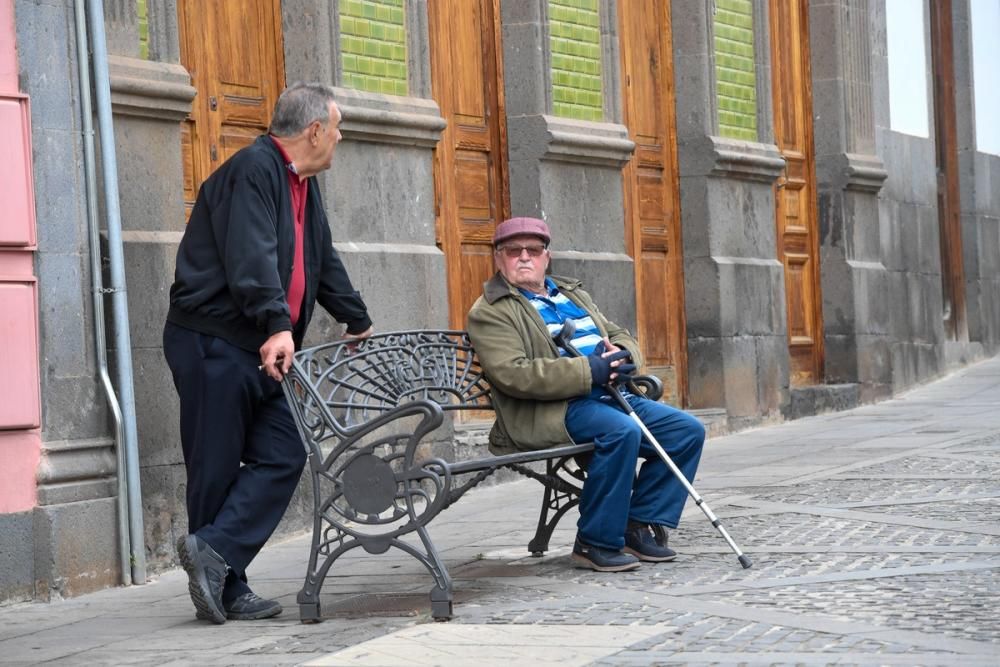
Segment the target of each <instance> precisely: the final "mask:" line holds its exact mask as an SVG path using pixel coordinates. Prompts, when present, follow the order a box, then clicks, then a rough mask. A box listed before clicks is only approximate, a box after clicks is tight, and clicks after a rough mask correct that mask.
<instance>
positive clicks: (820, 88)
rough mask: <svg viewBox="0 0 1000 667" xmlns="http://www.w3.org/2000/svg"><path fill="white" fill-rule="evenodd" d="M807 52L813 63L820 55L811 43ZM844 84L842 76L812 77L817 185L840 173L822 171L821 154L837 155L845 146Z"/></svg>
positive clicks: (823, 156) (831, 55) (824, 155)
mask: <svg viewBox="0 0 1000 667" xmlns="http://www.w3.org/2000/svg"><path fill="white" fill-rule="evenodd" d="M811 53H812V60H813V63H814V64H815V63H816V61H817V60H819V59H820V56H819V55H818V53H817V51H816V49H815V47H814V48H813V49H812V51H811ZM829 57H830V58H831V59H834V58H836V57H837V54H835V53H830V54H829ZM844 85H845V84H844V80H843V79H839V78H830V79H816V78H814V79H813V84H812V91H813V145H814V146H815V147H816V175H817V178H819V179H821V180H819V183H820V184H821V185H822V184H823V183H824V182H829V181H831V180H833V179H834V178H836V177H837V176H839V175H840V174H837V173H832V174H830V173H825V170H824V169H823V162H824V158H825V157H827V156H840V155H841V154H843V152H844V151H845V150H846V149H847V139H846V136H845V135H846V132H847V128H846V127H845V124H846V118H845V115H844ZM838 161H839V160H838ZM824 173H825V175H824V176H823V177H821V176H820V174H824Z"/></svg>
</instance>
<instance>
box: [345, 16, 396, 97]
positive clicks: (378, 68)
mask: <svg viewBox="0 0 1000 667" xmlns="http://www.w3.org/2000/svg"><path fill="white" fill-rule="evenodd" d="M403 2H404V0H340V3H339V4H340V58H341V62H342V63H343V79H342V81H341V85H343V86H344V87H346V88H355V89H357V90H365V91H368V92H372V93H385V94H387V95H406V94H408V93H409V86H408V84H407V66H406V23H405V20H404V17H405V15H406V12H405V9H404V7H403Z"/></svg>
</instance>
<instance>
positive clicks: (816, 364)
mask: <svg viewBox="0 0 1000 667" xmlns="http://www.w3.org/2000/svg"><path fill="white" fill-rule="evenodd" d="M776 2H797V3H798V5H799V19H800V20H799V23H800V25H799V28H800V32H799V37H800V40H801V42H800V47H799V60H800V67H801V72H802V83H803V86H804V88H805V91H806V96H805V99H804V102H803V103H804V104H807V105H808V108H806V109H803V113H802V117H803V118H804V119H805V126H804V127H803V137H802V141H803V146H804V147H805V148H804V151H803V157H804V162H805V164H806V168H807V169H808V170H809V176H810V178H809V179H807V185H806V187H807V189H808V191H809V192H808V201H807V202H806V205H807V206H808V210H809V211H810V213H811V214H812V215H813V216H814V217H813V229H812V230H811V232H812V240H811V247H810V248H808V250H809V251H810V252H812V253H813V257H814V259H815V267H814V269H813V271H812V275H811V276H810V278H809V280H810V282H811V287H812V289H813V294H814V295H815V298H814V299H813V302H814V303H813V308H812V312H810V313H807V315H808V316H810V317H812V318H813V330H814V331H813V334H814V335H813V353H812V362H813V363H812V370H813V373H814V374H815V383H816V384H822V383H823V381H824V379H825V361H826V331H825V327H824V323H823V293H822V291H821V288H822V285H821V280H820V270H821V267H820V264H819V263H820V243H819V204H818V187H817V186H818V183H817V181H816V146H815V144H814V129H813V94H812V63H811V51H812V45H811V40H810V35H809V0H771V2H770V3H769V7H768V9H769V11H768V28H769V34H770V40H771V43H772V47H771V48H772V53H771V56H772V57H771V77H772V85H771V103H772V105H773V108H774V109H775V110H777V109H779V108H780V107H781V91H780V90H779V89H778V87H777V86H775V85H773V83H774V81H773V80H774V69H775V67H776V65H777V63H776V62H775V60H776V59H775V58H774V52H773V49H774V46H773V45H774V44H775V43H776V42H775V41H774V40H776V39H778V38H779V36H780V30H779V28H780V26H778V25H777V22H778V18H777V14H776V12H774V11H770V10H771V9H772V8H773V3H776ZM772 115H773V117H774V120H775V125H776V126H775V134H777V129H778V128H777V121H778V114H777V113H774V112H773V111H772ZM777 140H778V137H777V136H775V143H777ZM778 148H779V152H780V150H781V147H780V146H779V147H778ZM785 169H787V167H785ZM785 169H783V170H782V172H781V176H779V178H778V180H777V181H776V182H775V184H774V193H775V198H774V203H775V225H779V223H778V217H777V214H778V211H779V208H778V197H779V196H780V194H779V190H780V189H781V188H782V187H783V179H784V178H785V174H786V171H785ZM776 231H777V233H778V234H779V237H778V239H777V240H778V250H779V252H780V253H781V254H782V257H779V259H780V260H781V264H782V268H783V271H784V272H786V273H787V268H785V262H784V257H783V254H784V248H783V241H782V238H781V234H782V231H781V227H780V226H778V227H777V230H776ZM788 296H789V294H788V286H787V285H786V286H785V313H786V316H787V314H788V312H789V310H790V308H789V301H788ZM788 342H789V357H790V358H791V343H792V340H791V332H788ZM790 360H791V359H790Z"/></svg>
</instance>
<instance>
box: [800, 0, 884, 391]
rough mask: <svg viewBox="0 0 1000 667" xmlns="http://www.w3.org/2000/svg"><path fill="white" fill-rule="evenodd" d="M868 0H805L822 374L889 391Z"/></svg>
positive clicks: (880, 172) (864, 387) (879, 172)
mask: <svg viewBox="0 0 1000 667" xmlns="http://www.w3.org/2000/svg"><path fill="white" fill-rule="evenodd" d="M871 26H872V17H871V11H870V8H869V0H814V1H813V2H810V4H809V30H810V40H811V44H810V50H811V66H812V86H813V109H814V111H815V118H814V123H815V124H814V137H815V146H816V179H817V192H818V202H819V231H820V280H821V289H822V293H823V320H824V321H823V328H824V334H825V345H826V359H825V380H826V381H827V382H829V383H843V382H855V383H860V385H861V388H860V389H861V399H862V400H864V401H870V400H874V399H876V398H880V397H885V396H888V395H889V393H890V392H891V383H892V377H891V359H890V354H889V299H886V298H884V295H885V294H888V290H889V280H888V276H887V272H886V267H885V266H884V265H883V263H882V259H881V241H880V218H879V201H878V193H879V190H880V189H881V187H882V183H883V181H885V179H886V171H885V169H884V168H883V164H882V160H881V158H879V156H878V155H876V150H875V119H874V113H875V112H874V103H873V99H872V86H873V81H872V62H871V59H872V48H873V47H872V37H871V34H870V31H871Z"/></svg>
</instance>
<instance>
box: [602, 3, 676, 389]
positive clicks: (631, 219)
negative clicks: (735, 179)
mask: <svg viewBox="0 0 1000 667" xmlns="http://www.w3.org/2000/svg"><path fill="white" fill-rule="evenodd" d="M657 9H658V10H659V13H660V25H661V30H660V49H661V53H663V54H665V56H666V57H667V58H669V64H670V67H669V68H667V67H661V70H660V71H661V78H662V79H663V80H664V81H665V82H666V86H665V94H664V99H665V100H666V102H667V103H666V104H665V105H664V109H663V114H664V117H665V120H666V123H665V124H664V125H665V127H664V132H665V134H666V136H667V141H668V146H667V159H668V160H670V162H671V165H672V168H671V177H670V196H671V197H672V198H673V203H674V218H675V220H674V224H672V225H671V230H670V239H669V243H671V244H672V248H671V250H672V251H673V252H674V253H676V254H677V255H676V257H675V258H674V260H673V261H676V263H677V265H676V268H675V274H676V275H673V276H670V278H669V279H673V280H675V281H676V284H677V298H676V299H674V302H673V303H668V304H666V308H667V310H668V316H669V317H670V318H671V319H672V320H673V321H674V322H675V323H676V326H677V340H676V344H674V345H673V346H672V348H673V349H672V350H671V352H672V354H673V357H674V373H675V376H676V381H677V402H678V404H679V405H680V406H681V407H686V406H687V404H688V364H687V314H686V308H685V290H684V257H683V248H684V246H683V241H682V230H681V195H680V169H679V163H678V157H677V116H676V103H675V99H676V98H675V92H676V91H675V85H674V80H673V74H674V57H673V39H672V34H673V33H672V18H671V14H670V7H669V5H668V3H666V2H660V1H659V0H657ZM625 11H626V10H625V8H624V3H623V1H622V0H619V3H618V12H617V13H618V15H617V17H616V18H617V20H618V23H619V34H620V26H621V24H622V20H623V18H622V15H623V12H625ZM619 51H620V58H621V61H622V62H621V68H622V71H623V76H622V77H621V85H622V98H623V99H622V102H623V103H622V122H623V123H624V125H625V126H626V127H630V125H629V120H630V118H629V104H628V97H627V96H628V93H627V92H626V86H627V85H628V84H627V81H626V77H625V76H624V72H625V69H626V68H625V50H624V49H621V48H620V49H619ZM668 70H669V71H668ZM637 169H638V165H637V164H636V157H635V156H633V157H632V159H631V160H629V161H628V162H627V163H626V164H625V167H624V173H625V177H623V179H622V190H623V205H624V216H625V228H626V239H625V240H626V250H627V252H628V254H629V255H630V256H631V257H632V260H633V262H634V266H635V267H636V268H635V274H634V275H635V278H636V281H635V289H636V294H635V303H636V309H635V310H636V313H635V319H636V331H637V333H638V332H639V331H642V326H643V324H644V318H645V312H644V309H643V308H642V307H641V304H642V299H641V295H642V286H641V285H640V281H639V280H638V278H639V268H638V267H639V262H640V261H641V258H640V257H639V256H638V255H639V253H641V251H642V240H641V237H642V226H641V225H639V224H637V220H636V216H637V215H638V202H637V201H636V192H635V188H634V187H631V184H632V183H634V182H635V180H636V171H637Z"/></svg>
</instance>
